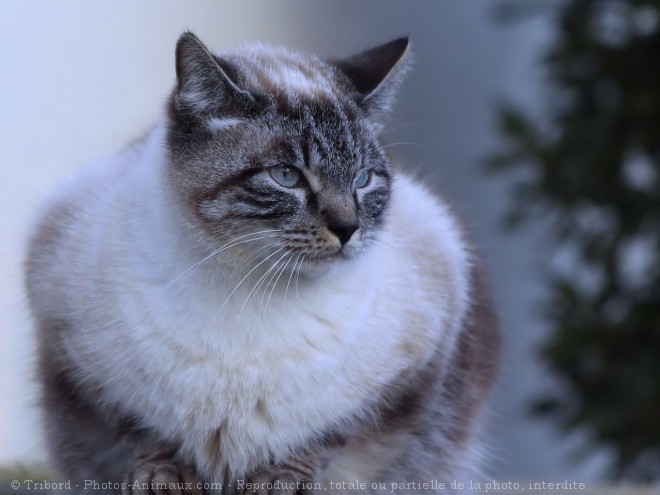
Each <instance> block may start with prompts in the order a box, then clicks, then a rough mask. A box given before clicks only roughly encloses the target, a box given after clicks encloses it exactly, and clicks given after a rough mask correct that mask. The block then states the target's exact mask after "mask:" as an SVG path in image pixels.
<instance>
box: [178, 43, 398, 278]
mask: <svg viewBox="0 0 660 495" xmlns="http://www.w3.org/2000/svg"><path fill="white" fill-rule="evenodd" d="M406 47H407V41H406V40H397V41H395V42H392V43H389V44H386V45H383V46H382V47H378V48H376V49H373V50H370V51H368V52H365V53H364V54H360V55H357V56H355V57H353V58H351V59H348V60H345V61H339V62H334V63H331V62H324V61H322V60H320V59H318V58H316V57H311V56H304V55H301V54H292V53H290V52H287V51H284V50H273V49H266V48H263V47H251V48H247V49H245V50H244V51H243V52H241V53H238V54H235V55H229V56H225V57H222V58H220V57H216V56H213V55H211V54H210V53H209V52H208V51H207V50H206V48H205V47H204V46H203V45H202V44H201V43H200V42H199V40H197V38H195V37H194V36H192V35H190V34H185V35H183V36H182V38H181V40H180V41H179V45H178V47H177V75H178V87H177V89H176V90H175V92H174V95H173V97H172V100H171V104H170V129H169V133H168V148H169V150H170V153H171V161H172V163H171V175H170V177H171V180H172V185H173V186H174V191H175V192H176V194H177V195H178V197H179V199H181V200H182V201H183V204H184V205H186V208H185V209H184V211H185V212H186V214H187V215H189V217H190V218H189V219H190V221H191V222H193V224H195V225H198V226H199V229H200V232H203V237H205V238H206V240H207V241H209V242H210V243H211V246H213V247H215V248H216V249H222V248H226V249H227V250H228V251H229V250H230V249H231V252H233V253H239V254H241V255H243V257H244V258H245V260H248V259H249V260H250V261H253V262H255V263H259V262H261V261H264V260H266V258H268V259H270V260H271V262H272V263H275V262H276V261H278V260H280V263H281V264H282V266H284V263H289V264H290V269H293V268H294V267H295V265H296V264H297V263H303V262H306V263H308V264H317V265H324V264H328V263H331V262H335V261H336V260H339V259H342V258H350V257H353V256H355V255H356V254H358V253H360V252H362V251H363V250H364V249H365V248H366V247H367V246H368V245H369V244H370V243H371V242H373V241H374V239H375V238H376V236H377V235H378V232H379V229H380V228H381V227H382V224H383V221H384V219H385V214H386V211H387V206H388V202H389V197H390V188H391V173H390V165H389V163H388V159H387V157H386V155H385V153H384V152H383V149H382V147H381V145H380V143H379V141H378V132H379V130H380V125H379V123H378V119H379V117H380V116H381V113H382V112H383V110H384V109H385V108H386V107H387V106H388V104H389V102H390V100H391V96H392V95H391V93H392V91H393V89H394V86H396V83H397V77H395V76H397V74H394V75H393V74H392V73H393V72H397V73H398V77H400V76H401V73H402V72H403V69H402V64H401V63H400V61H401V57H402V56H403V53H404V52H405V50H406ZM365 66H366V68H365ZM396 69H398V70H396ZM303 260H304V261H303Z"/></svg>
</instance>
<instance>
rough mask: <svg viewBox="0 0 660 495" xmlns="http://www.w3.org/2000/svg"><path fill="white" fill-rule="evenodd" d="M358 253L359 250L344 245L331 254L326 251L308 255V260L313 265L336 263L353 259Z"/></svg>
mask: <svg viewBox="0 0 660 495" xmlns="http://www.w3.org/2000/svg"><path fill="white" fill-rule="evenodd" d="M358 251H359V249H358V248H356V247H355V246H347V245H344V246H341V247H339V248H337V249H336V250H334V251H331V252H327V251H324V252H319V253H311V254H309V255H307V259H308V260H309V261H310V262H312V263H318V264H326V263H334V262H338V261H341V260H348V259H351V258H353V257H354V256H355V255H356V254H357V253H358Z"/></svg>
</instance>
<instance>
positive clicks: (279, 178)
mask: <svg viewBox="0 0 660 495" xmlns="http://www.w3.org/2000/svg"><path fill="white" fill-rule="evenodd" d="M269 172H270V176H271V177H272V178H273V180H274V181H275V182H277V183H278V184H279V185H280V186H284V187H297V186H299V185H300V180H301V178H302V177H301V174H300V171H299V170H298V169H297V168H295V167H289V166H288V165H278V166H277V167H272V168H271V169H269Z"/></svg>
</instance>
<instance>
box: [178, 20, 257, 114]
mask: <svg viewBox="0 0 660 495" xmlns="http://www.w3.org/2000/svg"><path fill="white" fill-rule="evenodd" d="M176 76H177V87H176V89H175V92H174V104H175V109H176V111H177V113H178V115H179V116H180V117H183V118H185V120H186V121H188V123H189V124H192V125H195V124H208V122H209V121H212V119H213V118H219V117H221V118H223V119H224V120H225V121H232V119H237V118H241V117H243V116H245V115H246V114H247V113H249V112H250V111H251V110H252V109H253V107H254V105H255V98H254V96H253V95H252V94H251V93H249V92H248V91H245V90H243V89H241V88H240V87H239V86H238V84H237V82H236V70H235V68H234V67H233V66H232V65H231V64H230V63H229V62H228V61H227V60H224V59H222V58H219V57H216V56H214V55H213V54H212V53H211V52H210V51H209V49H208V48H207V47H206V46H205V45H204V44H203V43H202V42H201V41H200V40H199V38H197V36H195V35H194V34H193V33H191V32H187V33H184V34H183V35H181V37H180V38H179V41H178V43H177V46H176ZM232 76H233V77H232Z"/></svg>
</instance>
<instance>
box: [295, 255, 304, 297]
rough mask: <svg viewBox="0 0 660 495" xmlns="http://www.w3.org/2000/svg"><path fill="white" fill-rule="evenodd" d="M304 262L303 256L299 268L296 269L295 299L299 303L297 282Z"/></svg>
mask: <svg viewBox="0 0 660 495" xmlns="http://www.w3.org/2000/svg"><path fill="white" fill-rule="evenodd" d="M304 261H305V255H303V257H302V259H301V260H300V266H299V267H298V274H297V275H296V297H297V298H298V301H300V293H299V292H298V280H300V270H301V269H302V266H303V263H304Z"/></svg>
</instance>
